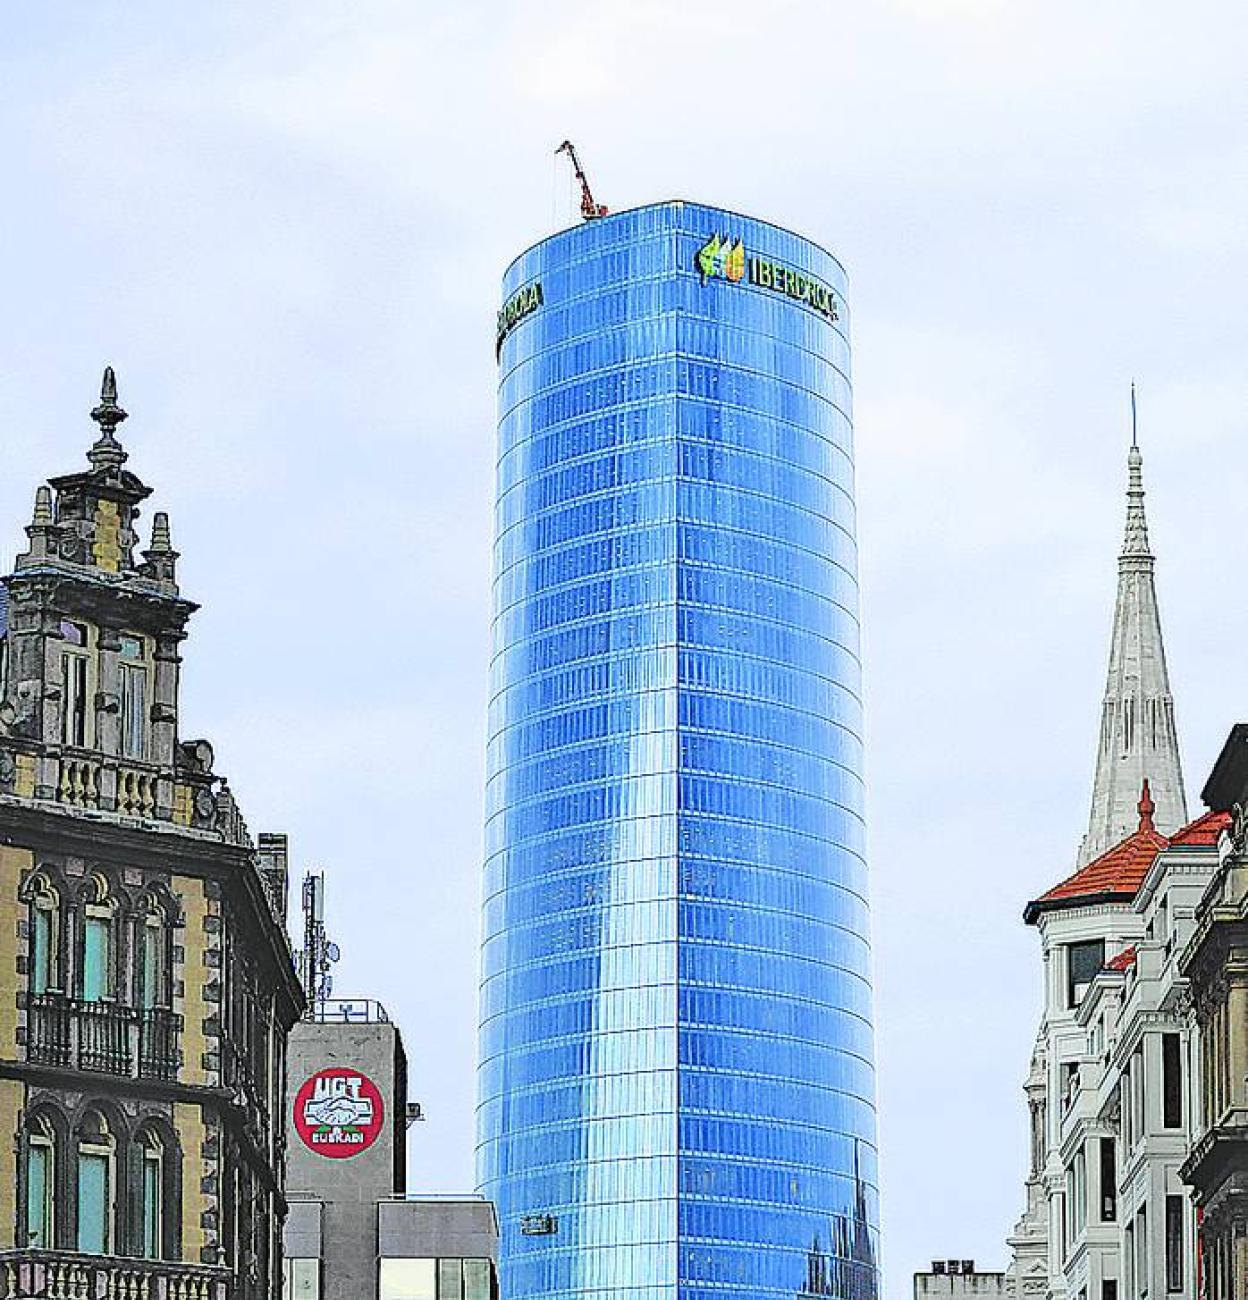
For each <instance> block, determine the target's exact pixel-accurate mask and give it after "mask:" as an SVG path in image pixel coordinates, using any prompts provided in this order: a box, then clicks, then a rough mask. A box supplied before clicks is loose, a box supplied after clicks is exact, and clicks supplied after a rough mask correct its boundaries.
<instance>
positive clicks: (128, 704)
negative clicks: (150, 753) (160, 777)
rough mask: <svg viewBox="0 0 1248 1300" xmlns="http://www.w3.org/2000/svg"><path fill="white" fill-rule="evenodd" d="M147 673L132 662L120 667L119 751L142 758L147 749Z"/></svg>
mask: <svg viewBox="0 0 1248 1300" xmlns="http://www.w3.org/2000/svg"><path fill="white" fill-rule="evenodd" d="M146 708H147V673H146V672H145V671H144V670H143V669H142V668H139V667H136V666H135V665H133V664H125V665H123V666H122V669H121V752H122V754H123V755H124V756H125V757H126V758H142V757H143V756H144V754H145V753H146V750H147V743H146V742H147V718H146V717H145V713H146Z"/></svg>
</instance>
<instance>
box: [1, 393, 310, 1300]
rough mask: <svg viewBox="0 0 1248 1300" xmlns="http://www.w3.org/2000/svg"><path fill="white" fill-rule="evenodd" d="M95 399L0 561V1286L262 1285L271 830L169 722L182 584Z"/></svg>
mask: <svg viewBox="0 0 1248 1300" xmlns="http://www.w3.org/2000/svg"><path fill="white" fill-rule="evenodd" d="M92 418H93V419H94V420H95V421H96V423H97V425H98V426H99V431H100V432H99V437H98V438H97V440H96V441H95V443H94V445H93V446H92V447H91V449H90V451H89V452H88V456H87V460H88V466H87V468H86V469H84V470H81V471H80V472H78V473H74V474H67V475H64V476H62V477H59V478H54V479H52V480H51V481H50V483H49V484H48V485H46V486H42V487H40V488H39V489H38V492H37V494H36V500H35V510H34V516H33V518H32V520H31V523H30V525H29V527H28V528H27V529H26V533H27V537H28V539H29V544H28V547H27V549H26V551H25V552H24V553H22V554H21V555H19V556H18V559H17V563H16V567H15V569H14V571H13V572H12V573H11V574H9V575H8V576H7V577H5V578H3V579H2V580H0V655H2V658H0V1297H4V1298H5V1300H8V1298H9V1297H18V1296H35V1297H41V1296H48V1297H56V1296H75V1297H77V1296H91V1297H96V1296H121V1297H130V1296H144V1297H148V1296H162V1297H168V1300H270V1297H274V1296H276V1295H277V1294H278V1287H279V1285H280V1276H281V1263H280V1231H281V1220H282V1217H283V1214H284V1211H285V1206H284V1201H283V1198H282V1193H281V1174H282V1163H283V1151H282V1143H283V1137H282V1125H281V1115H282V1108H283V1087H284V1073H283V1072H284V1062H285V1044H286V1034H287V1031H288V1029H289V1028H290V1026H291V1024H292V1023H293V1022H294V1021H295V1019H296V1018H297V1016H298V1015H299V1012H300V1009H301V1007H302V1004H303V998H302V992H301V990H300V988H299V985H298V981H297V979H296V976H295V973H294V968H293V964H292V960H291V955H290V950H289V945H288V943H287V940H286V936H285V933H284V928H283V917H282V914H283V911H284V906H285V899H284V878H285V845H284V840H283V838H282V837H261V841H262V843H261V847H260V848H259V849H257V847H256V845H255V844H254V843H253V841H252V839H251V838H250V836H249V835H248V833H247V830H246V827H245V825H244V823H243V820H242V817H241V816H240V814H239V811H238V808H237V806H236V805H235V803H234V800H233V798H232V796H231V794H230V792H229V790H228V788H227V786H226V783H225V781H224V779H223V778H222V777H221V776H220V775H218V774H217V773H216V772H215V771H214V769H213V753H212V747H211V746H210V745H209V744H208V743H207V742H206V741H203V740H189V741H188V740H184V739H183V738H182V736H181V733H180V730H179V724H178V683H179V672H180V667H181V655H180V649H181V644H182V642H183V640H184V638H185V636H186V628H187V623H188V620H189V618H190V616H191V615H192V613H193V612H194V610H195V608H196V607H195V605H194V604H192V603H191V602H190V601H188V600H187V599H186V598H185V597H183V596H182V594H181V593H180V591H179V589H178V585H177V579H176V566H177V559H178V556H177V553H176V552H175V551H174V550H173V548H172V544H171V540H170V532H169V521H168V518H167V516H165V515H164V514H159V513H158V514H156V515H155V516H154V517H153V521H152V527H151V532H150V537H149V541H148V545H147V548H146V549H145V550H142V551H140V550H139V546H140V542H139V536H138V531H137V529H138V517H139V513H140V506H141V503H142V502H144V501H145V500H146V499H147V497H148V496H149V495H150V489H149V488H148V487H146V486H145V485H144V484H143V483H142V482H141V481H140V480H139V479H138V478H137V477H136V476H135V475H134V474H133V473H132V472H131V471H130V470H129V469H127V468H126V461H127V454H126V452H125V450H124V449H123V447H122V446H121V444H120V442H119V441H118V439H117V436H116V431H117V428H118V426H119V425H120V423H121V422H122V421H123V420H124V419H125V418H126V413H125V411H123V410H122V408H121V407H120V405H119V404H118V402H117V391H116V382H115V379H114V377H113V374H112V371H111V370H108V371H106V372H105V376H104V385H103V389H102V392H101V398H100V402H99V405H98V406H97V407H96V408H95V410H94V411H92ZM262 869H263V872H264V875H263V878H262Z"/></svg>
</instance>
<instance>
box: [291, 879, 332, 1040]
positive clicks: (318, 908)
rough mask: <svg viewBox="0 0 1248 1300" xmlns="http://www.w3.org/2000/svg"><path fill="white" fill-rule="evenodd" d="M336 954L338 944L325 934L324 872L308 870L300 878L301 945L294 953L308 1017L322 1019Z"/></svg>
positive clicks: (327, 999) (330, 991)
mask: <svg viewBox="0 0 1248 1300" xmlns="http://www.w3.org/2000/svg"><path fill="white" fill-rule="evenodd" d="M339 955H340V954H339V951H338V945H337V944H336V943H334V942H333V941H332V940H331V939H330V938H329V936H328V935H327V934H326V933H325V873H324V872H319V873H313V872H309V873H308V874H307V875H306V876H304V878H303V948H302V949H301V950H300V952H299V953H298V954H297V960H298V963H299V980H300V982H301V983H302V984H303V991H304V993H306V994H307V998H308V1009H307V1012H306V1016H307V1019H309V1020H323V1019H324V1018H325V1003H326V1002H328V1001H329V995H330V994H331V993H332V992H333V989H334V980H333V976H332V975H331V974H330V973H329V968H330V967H331V966H332V965H333V964H334V962H336V961H337V960H338V958H339Z"/></svg>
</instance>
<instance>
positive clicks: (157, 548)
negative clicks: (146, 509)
mask: <svg viewBox="0 0 1248 1300" xmlns="http://www.w3.org/2000/svg"><path fill="white" fill-rule="evenodd" d="M172 550H173V540H172V538H171V537H170V536H169V516H168V515H167V514H166V513H165V512H164V511H163V510H158V511H157V512H156V513H155V514H154V515H153V516H152V547H151V552H149V553H150V554H156V555H167V554H168V553H169V552H170V551H172Z"/></svg>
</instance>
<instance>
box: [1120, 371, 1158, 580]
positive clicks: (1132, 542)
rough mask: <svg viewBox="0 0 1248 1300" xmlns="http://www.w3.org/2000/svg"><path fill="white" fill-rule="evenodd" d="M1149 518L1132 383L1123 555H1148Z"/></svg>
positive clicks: (1149, 553) (1149, 555)
mask: <svg viewBox="0 0 1248 1300" xmlns="http://www.w3.org/2000/svg"><path fill="white" fill-rule="evenodd" d="M1152 554H1153V553H1152V552H1151V551H1150V550H1149V549H1148V520H1147V519H1146V518H1145V517H1144V457H1143V456H1141V455H1140V448H1139V445H1138V443H1137V442H1136V431H1135V385H1134V384H1132V385H1131V450H1130V451H1128V452H1127V534H1126V537H1125V538H1124V540H1123V543H1122V555H1123V557H1124V558H1125V557H1126V556H1128V555H1139V556H1147V557H1148V558H1149V559H1151V558H1152Z"/></svg>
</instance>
